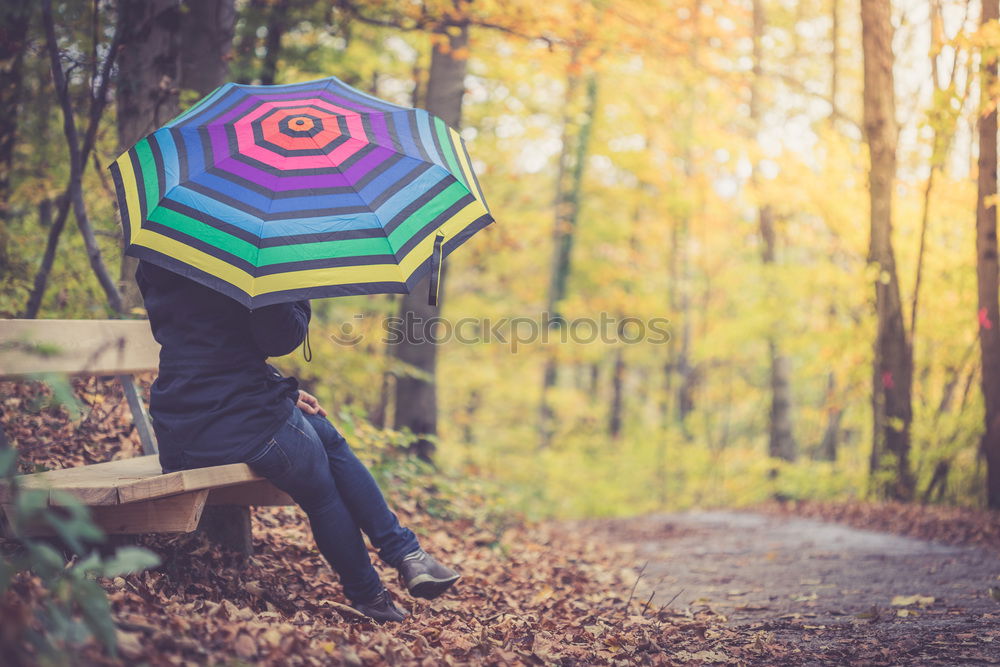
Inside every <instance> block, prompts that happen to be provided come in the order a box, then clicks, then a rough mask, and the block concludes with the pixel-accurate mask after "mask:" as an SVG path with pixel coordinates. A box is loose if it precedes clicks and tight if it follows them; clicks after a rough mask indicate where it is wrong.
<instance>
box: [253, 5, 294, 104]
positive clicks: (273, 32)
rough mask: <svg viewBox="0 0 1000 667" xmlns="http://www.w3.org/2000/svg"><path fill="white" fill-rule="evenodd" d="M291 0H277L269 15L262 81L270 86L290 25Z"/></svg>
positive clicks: (261, 66)
mask: <svg viewBox="0 0 1000 667" xmlns="http://www.w3.org/2000/svg"><path fill="white" fill-rule="evenodd" d="M290 5H291V2H290V0H277V2H275V3H274V4H273V5H272V6H271V11H270V13H269V14H268V17H267V37H265V38H264V59H263V60H262V61H261V64H260V82H261V84H262V85H265V86H270V85H272V84H273V83H274V80H275V78H276V77H277V74H278V58H279V57H281V38H282V37H284V35H285V31H287V30H288V28H289V27H290V24H289V10H290Z"/></svg>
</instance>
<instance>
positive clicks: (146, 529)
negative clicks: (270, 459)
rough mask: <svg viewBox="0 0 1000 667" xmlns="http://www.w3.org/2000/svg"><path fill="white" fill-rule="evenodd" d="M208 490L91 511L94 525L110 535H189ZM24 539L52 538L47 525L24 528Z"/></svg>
mask: <svg viewBox="0 0 1000 667" xmlns="http://www.w3.org/2000/svg"><path fill="white" fill-rule="evenodd" d="M207 499H208V490H207V489H206V490H202V491H195V492H193V493H181V494H177V495H175V496H169V497H167V498H157V499H156V500H150V501H147V502H142V503H131V504H129V505H111V506H103V507H92V508H91V516H92V517H93V520H94V523H96V524H97V525H98V526H100V527H101V528H102V529H103V530H104V532H105V533H107V534H109V535H134V534H141V533H190V532H191V531H192V530H194V529H195V528H197V527H198V521H199V520H200V519H201V513H202V511H203V510H204V509H205V501H206V500H207ZM21 533H22V534H24V535H51V534H53V532H52V530H51V528H50V527H48V526H44V525H32V526H22V527H21Z"/></svg>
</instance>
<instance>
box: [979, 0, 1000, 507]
mask: <svg viewBox="0 0 1000 667" xmlns="http://www.w3.org/2000/svg"><path fill="white" fill-rule="evenodd" d="M998 18H1000V3H998V2H997V0H983V12H982V22H983V24H984V25H985V24H987V23H989V22H991V21H996V20H997V19H998ZM982 57H983V59H984V62H983V64H982V70H981V73H980V80H979V88H980V91H981V93H980V94H981V97H982V99H983V100H988V99H990V98H991V96H992V95H993V88H994V86H995V85H996V81H997V60H996V56H995V55H992V56H989V55H988V54H987V53H986V52H985V51H984V52H983V54H982ZM996 194H997V111H996V108H995V107H991V110H990V112H989V113H988V114H986V115H985V116H983V117H981V118H980V119H979V178H978V196H977V198H976V276H977V279H978V281H977V282H978V293H979V324H980V326H979V347H980V351H981V354H982V391H983V402H984V404H985V422H986V424H985V427H986V430H985V433H983V437H982V442H981V446H982V452H983V454H985V456H986V502H987V505H989V507H991V508H994V509H998V508H1000V305H998V298H1000V296H998V294H1000V285H998V282H1000V267H998V263H997V209H996V203H995V199H996Z"/></svg>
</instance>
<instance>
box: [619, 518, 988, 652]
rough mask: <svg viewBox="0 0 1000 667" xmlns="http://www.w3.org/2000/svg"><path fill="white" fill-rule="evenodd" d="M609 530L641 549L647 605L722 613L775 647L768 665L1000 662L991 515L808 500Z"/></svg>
mask: <svg viewBox="0 0 1000 667" xmlns="http://www.w3.org/2000/svg"><path fill="white" fill-rule="evenodd" d="M803 514H804V515H813V516H817V517H821V518H819V519H817V518H807V517H804V516H801V515H803ZM963 518H964V524H963ZM825 519H831V520H835V521H837V522H838V523H834V522H832V521H828V520H825ZM908 519H909V520H908ZM847 521H849V522H851V523H853V524H855V525H854V526H851V525H844V523H842V522H847ZM963 525H964V530H960V529H958V527H961V526H963ZM855 526H862V527H855ZM863 526H869V527H871V526H875V527H877V528H878V529H879V530H877V531H876V530H867V529H865V528H864V527H863ZM935 526H936V529H935ZM603 527H604V530H606V531H607V533H608V535H609V537H611V538H612V539H614V540H615V541H617V542H621V543H632V544H636V545H638V547H639V554H640V555H641V557H642V558H643V559H644V561H645V563H646V565H645V568H644V570H643V576H642V578H641V580H640V582H639V585H638V586H637V592H636V595H637V596H646V598H648V596H650V595H652V596H653V600H654V602H655V601H657V600H674V603H673V606H674V607H675V608H687V609H688V610H690V611H695V612H698V611H700V612H711V613H712V614H714V617H715V618H716V619H718V620H720V621H721V622H722V625H723V627H725V628H726V629H728V630H730V631H735V632H737V633H740V634H742V635H748V634H749V635H752V636H756V638H757V640H758V641H759V642H760V643H761V644H762V645H766V646H770V647H771V651H772V654H773V655H772V659H770V660H767V659H765V660H762V662H764V663H768V664H940V665H960V664H1000V602H998V600H997V599H994V597H993V596H992V595H991V589H1000V550H998V549H997V548H996V546H997V543H996V541H995V538H996V536H997V534H998V533H997V528H998V527H1000V520H998V519H997V518H996V517H991V516H990V515H988V514H986V513H976V512H969V511H964V512H963V511H956V510H954V509H953V508H949V509H943V508H942V509H937V508H920V507H913V506H906V508H905V512H904V511H901V508H900V507H899V506H893V505H872V504H863V503H828V504H819V503H805V504H802V505H799V506H793V507H787V506H780V505H771V506H766V507H762V508H758V511H756V512H752V513H751V512H734V511H700V512H691V513H686V514H671V515H662V516H648V517H641V518H636V519H630V520H619V521H610V522H604V523H603ZM885 531H892V532H885ZM893 533H903V535H899V534H893ZM907 533H910V534H912V533H918V534H923V535H925V536H928V537H931V536H933V537H935V538H938V537H941V536H944V537H945V538H946V541H947V542H951V544H947V543H943V542H942V541H940V540H938V541H933V542H932V541H928V540H926V539H919V538H915V537H909V536H906V534H907ZM779 656H780V659H775V658H778V657H779ZM720 657H721V656H720Z"/></svg>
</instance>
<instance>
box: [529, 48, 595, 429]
mask: <svg viewBox="0 0 1000 667" xmlns="http://www.w3.org/2000/svg"><path fill="white" fill-rule="evenodd" d="M576 66H577V65H576V59H575V56H574V58H573V60H572V61H571V62H570V70H571V71H570V74H569V77H568V79H567V83H566V101H565V110H566V112H565V116H564V117H563V146H562V152H561V153H560V158H559V172H558V174H557V176H556V198H555V225H554V226H553V233H552V241H553V259H552V277H551V283H550V285H549V294H548V304H547V307H548V312H549V314H550V320H549V327H550V328H551V329H558V328H559V327H562V326H565V324H564V322H563V319H562V314H561V313H560V312H559V308H560V306H561V304H562V301H563V299H565V298H566V284H567V282H568V280H569V274H570V271H571V269H572V255H573V241H574V235H575V232H576V225H577V221H578V220H579V217H580V194H581V192H582V190H583V175H584V163H585V162H586V159H587V151H588V150H589V144H590V132H591V128H592V126H593V122H594V114H595V113H596V109H597V78H596V76H594V75H593V74H591V75H590V77H589V78H588V80H587V100H586V108H585V110H584V113H583V120H582V122H581V124H580V127H579V128H578V129H577V131H576V138H575V146H574V145H573V141H572V140H571V137H572V135H573V133H572V131H571V127H572V125H573V121H572V115H571V113H570V111H569V110H570V109H572V108H573V100H574V98H575V97H576V90H577V88H578V86H579V80H578V76H577V75H576V74H575V73H574V72H573V71H572V70H573V69H575V67H576ZM558 374H559V367H558V363H557V362H556V357H555V354H554V353H551V352H550V353H549V354H548V355H547V356H546V359H545V370H544V372H543V375H542V396H541V405H540V410H539V428H538V431H539V446H541V447H548V446H549V445H550V444H551V442H552V436H553V434H554V432H555V429H554V427H553V420H554V419H555V413H554V411H553V409H552V406H551V405H550V404H549V392H550V391H551V390H552V388H553V387H555V385H556V381H557V380H558Z"/></svg>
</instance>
